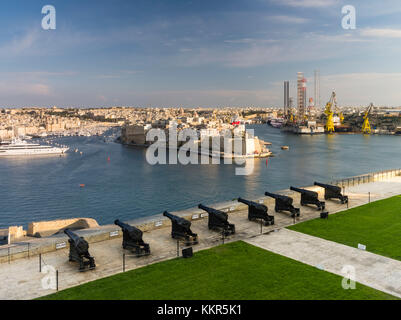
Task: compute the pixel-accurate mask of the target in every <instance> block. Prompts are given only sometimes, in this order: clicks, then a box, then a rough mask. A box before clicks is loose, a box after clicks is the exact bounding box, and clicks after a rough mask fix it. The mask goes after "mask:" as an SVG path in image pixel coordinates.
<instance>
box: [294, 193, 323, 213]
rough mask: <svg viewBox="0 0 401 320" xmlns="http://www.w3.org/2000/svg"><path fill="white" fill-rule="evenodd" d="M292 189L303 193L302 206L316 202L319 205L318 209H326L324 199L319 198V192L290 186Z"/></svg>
mask: <svg viewBox="0 0 401 320" xmlns="http://www.w3.org/2000/svg"><path fill="white" fill-rule="evenodd" d="M290 190H292V191H295V192H299V193H300V194H301V206H304V205H307V204H314V205H316V206H317V209H318V210H321V211H323V210H324V208H325V206H326V204H325V202H324V201H320V200H319V194H318V193H317V192H315V191H311V190H306V189H301V188H295V187H290Z"/></svg>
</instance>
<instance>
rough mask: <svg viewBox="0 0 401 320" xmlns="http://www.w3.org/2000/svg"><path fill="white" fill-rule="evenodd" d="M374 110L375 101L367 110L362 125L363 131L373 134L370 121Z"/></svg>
mask: <svg viewBox="0 0 401 320" xmlns="http://www.w3.org/2000/svg"><path fill="white" fill-rule="evenodd" d="M372 110H373V103H371V104H370V105H369V107H368V108H367V109H366V110H365V114H364V116H363V125H362V133H364V134H371V133H372V130H371V129H370V123H369V115H370V113H371V112H372Z"/></svg>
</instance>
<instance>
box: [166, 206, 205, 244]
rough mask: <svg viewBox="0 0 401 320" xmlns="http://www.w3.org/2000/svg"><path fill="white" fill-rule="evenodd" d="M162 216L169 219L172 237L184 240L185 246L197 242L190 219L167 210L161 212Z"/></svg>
mask: <svg viewBox="0 0 401 320" xmlns="http://www.w3.org/2000/svg"><path fill="white" fill-rule="evenodd" d="M163 216H165V217H167V218H169V219H170V220H171V237H172V238H173V239H178V240H184V241H185V244H186V245H187V246H189V245H195V244H197V243H198V235H197V234H196V233H193V232H192V230H191V222H190V221H188V220H186V219H184V218H181V217H178V216H176V215H173V214H171V213H169V212H167V211H164V212H163Z"/></svg>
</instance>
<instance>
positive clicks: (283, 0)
mask: <svg viewBox="0 0 401 320" xmlns="http://www.w3.org/2000/svg"><path fill="white" fill-rule="evenodd" d="M274 2H276V3H277V4H280V5H285V6H290V7H304V8H322V7H331V6H334V5H336V4H338V3H339V1H338V0H274Z"/></svg>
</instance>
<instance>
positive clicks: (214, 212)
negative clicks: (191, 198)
mask: <svg viewBox="0 0 401 320" xmlns="http://www.w3.org/2000/svg"><path fill="white" fill-rule="evenodd" d="M198 208H199V209H202V210H205V211H206V212H207V213H211V214H217V215H220V214H223V215H224V216H227V214H226V213H225V212H223V211H221V210H217V209H214V208H210V207H206V206H204V205H203V204H199V205H198Z"/></svg>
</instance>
